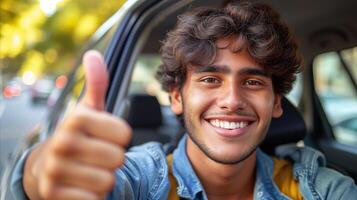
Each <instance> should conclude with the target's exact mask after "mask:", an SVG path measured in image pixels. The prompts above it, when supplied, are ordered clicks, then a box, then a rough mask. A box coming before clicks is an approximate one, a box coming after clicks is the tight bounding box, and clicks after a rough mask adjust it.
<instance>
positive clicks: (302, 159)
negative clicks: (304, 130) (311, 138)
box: [278, 146, 357, 199]
mask: <svg viewBox="0 0 357 200" xmlns="http://www.w3.org/2000/svg"><path fill="white" fill-rule="evenodd" d="M278 151H279V150H278ZM278 154H279V156H280V157H283V158H285V159H289V160H291V161H292V162H293V173H294V177H295V178H296V179H297V180H298V181H299V185H300V186H299V187H300V190H301V192H302V193H303V194H304V197H305V198H306V197H309V198H312V199H314V198H313V197H317V196H318V197H320V198H322V199H351V198H352V197H356V196H357V187H356V185H355V183H354V181H353V180H352V179H351V178H350V177H348V176H344V175H343V174H341V173H339V172H337V171H335V170H333V169H330V168H327V167H326V160H325V157H324V155H323V154H322V153H321V152H319V151H317V150H315V149H313V148H309V147H296V146H285V147H282V149H280V152H278ZM309 198H308V199H309Z"/></svg>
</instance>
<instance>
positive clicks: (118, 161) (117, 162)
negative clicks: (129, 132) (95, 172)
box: [111, 148, 125, 169]
mask: <svg viewBox="0 0 357 200" xmlns="http://www.w3.org/2000/svg"><path fill="white" fill-rule="evenodd" d="M124 158H125V154H124V151H123V150H122V149H120V148H117V152H116V155H115V156H113V159H112V166H111V169H116V168H117V167H120V166H122V165H123V164H124Z"/></svg>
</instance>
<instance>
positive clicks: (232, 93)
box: [217, 83, 246, 112]
mask: <svg viewBox="0 0 357 200" xmlns="http://www.w3.org/2000/svg"><path fill="white" fill-rule="evenodd" d="M219 96H220V97H219V98H218V100H217V104H218V106H219V107H220V108H221V109H223V110H226V111H230V112H235V111H237V110H243V109H244V108H245V106H246V103H245V101H244V97H243V94H242V91H241V90H240V88H239V87H238V84H236V83H232V84H229V85H227V86H225V87H222V91H221V92H220V94H219Z"/></svg>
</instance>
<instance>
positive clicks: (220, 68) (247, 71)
mask: <svg viewBox="0 0 357 200" xmlns="http://www.w3.org/2000/svg"><path fill="white" fill-rule="evenodd" d="M205 72H218V73H224V74H228V73H230V72H231V69H230V68H229V67H228V66H227V65H209V66H202V67H197V68H195V69H194V73H197V74H199V73H205ZM238 74H239V75H255V76H264V77H270V76H269V75H268V73H267V72H266V71H265V70H264V69H260V68H256V67H246V68H243V69H241V70H239V72H238Z"/></svg>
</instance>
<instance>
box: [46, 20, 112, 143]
mask: <svg viewBox="0 0 357 200" xmlns="http://www.w3.org/2000/svg"><path fill="white" fill-rule="evenodd" d="M116 28H117V24H116V25H114V26H113V27H111V28H110V29H109V30H108V31H107V32H106V33H105V34H104V35H103V36H102V37H101V38H100V39H99V40H98V41H97V42H95V44H94V45H93V46H91V49H96V50H98V51H99V52H101V53H103V54H104V51H105V50H106V48H107V47H108V45H109V42H110V41H111V39H112V38H113V35H114V33H115V30H116ZM79 63H80V62H79ZM71 74H72V76H73V78H72V80H70V81H69V83H68V85H67V87H66V88H65V89H66V91H64V93H65V94H63V96H64V99H63V101H58V102H57V104H60V105H59V106H58V107H57V109H53V111H52V112H53V113H54V115H56V116H55V117H50V118H51V120H52V121H51V122H50V127H49V130H48V131H47V134H51V133H52V132H53V129H54V128H55V127H56V125H57V123H58V122H59V119H61V118H63V116H64V115H66V114H67V113H69V112H70V111H71V110H72V109H73V108H74V106H75V105H76V103H77V101H78V99H79V97H80V95H81V92H82V91H83V87H84V84H85V78H84V70H83V67H82V65H79V66H76V67H75V68H74V69H73V71H72V72H71ZM69 76H71V75H69ZM47 136H48V135H46V136H44V138H46V137H47Z"/></svg>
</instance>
